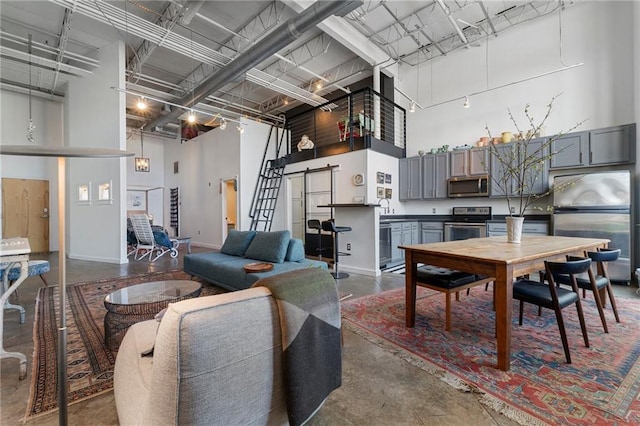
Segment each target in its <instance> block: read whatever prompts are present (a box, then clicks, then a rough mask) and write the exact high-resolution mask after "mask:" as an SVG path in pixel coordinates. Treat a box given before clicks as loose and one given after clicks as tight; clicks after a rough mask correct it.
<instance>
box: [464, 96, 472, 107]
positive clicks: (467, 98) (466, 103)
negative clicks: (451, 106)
mask: <svg viewBox="0 0 640 426" xmlns="http://www.w3.org/2000/svg"><path fill="white" fill-rule="evenodd" d="M462 106H463V107H464V108H469V107H470V106H471V104H470V103H469V97H468V96H465V97H464V104H462Z"/></svg>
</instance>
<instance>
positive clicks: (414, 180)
mask: <svg viewBox="0 0 640 426" xmlns="http://www.w3.org/2000/svg"><path fill="white" fill-rule="evenodd" d="M399 165H400V167H399V173H398V174H399V178H400V180H399V181H398V186H399V191H400V194H399V197H398V198H399V199H400V201H406V200H419V199H421V198H422V157H408V158H401V159H400V161H399Z"/></svg>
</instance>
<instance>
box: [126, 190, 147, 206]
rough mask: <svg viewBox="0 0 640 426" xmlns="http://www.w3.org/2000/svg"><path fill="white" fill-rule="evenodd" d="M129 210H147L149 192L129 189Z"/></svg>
mask: <svg viewBox="0 0 640 426" xmlns="http://www.w3.org/2000/svg"><path fill="white" fill-rule="evenodd" d="M127 210H137V211H146V210H147V194H146V193H145V192H144V191H127Z"/></svg>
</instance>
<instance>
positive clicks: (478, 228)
mask: <svg viewBox="0 0 640 426" xmlns="http://www.w3.org/2000/svg"><path fill="white" fill-rule="evenodd" d="M487 220H491V207H454V208H453V214H452V217H451V221H449V222H445V223H444V240H445V241H457V240H466V239H469V238H484V237H486V236H487V225H486V221H487Z"/></svg>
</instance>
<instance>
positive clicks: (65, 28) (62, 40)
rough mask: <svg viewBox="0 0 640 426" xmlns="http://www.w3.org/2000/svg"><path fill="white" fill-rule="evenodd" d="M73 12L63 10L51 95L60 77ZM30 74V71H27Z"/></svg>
mask: <svg viewBox="0 0 640 426" xmlns="http://www.w3.org/2000/svg"><path fill="white" fill-rule="evenodd" d="M72 15H73V10H71V9H65V10H64V17H63V18H62V28H61V29H60V37H59V38H58V54H57V55H56V62H57V63H58V64H57V65H56V72H55V74H54V76H53V84H51V93H53V92H54V91H55V90H56V86H57V85H58V77H59V76H60V64H62V60H63V59H64V52H65V50H66V49H67V41H69V30H71V16H72ZM29 72H31V70H29Z"/></svg>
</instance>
